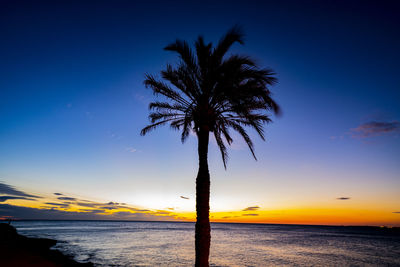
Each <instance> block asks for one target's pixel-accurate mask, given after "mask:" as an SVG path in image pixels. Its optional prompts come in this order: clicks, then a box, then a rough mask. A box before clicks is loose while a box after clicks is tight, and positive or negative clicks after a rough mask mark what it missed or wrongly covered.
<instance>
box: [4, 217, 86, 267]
mask: <svg viewBox="0 0 400 267" xmlns="http://www.w3.org/2000/svg"><path fill="white" fill-rule="evenodd" d="M56 243H57V240H53V239H47V238H30V237H25V236H22V235H20V234H18V233H17V230H16V229H15V228H14V227H13V226H11V225H9V224H7V223H0V266H2V267H14V266H15V267H25V266H27V267H31V266H32V267H34V266H35V267H36V266H37V267H39V266H40V267H61V266H62V267H67V266H76V267H78V266H79V267H90V266H93V264H92V263H79V262H77V261H74V260H73V259H72V258H71V257H69V256H66V255H64V254H62V253H61V252H60V251H58V250H54V249H51V247H53V246H54V245H55V244H56Z"/></svg>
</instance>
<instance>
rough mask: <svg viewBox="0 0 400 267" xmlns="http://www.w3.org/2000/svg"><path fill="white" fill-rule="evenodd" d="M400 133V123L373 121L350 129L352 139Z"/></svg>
mask: <svg viewBox="0 0 400 267" xmlns="http://www.w3.org/2000/svg"><path fill="white" fill-rule="evenodd" d="M397 133H400V122H399V121H391V122H384V121H371V122H367V123H363V124H361V125H359V126H358V127H357V128H353V129H350V135H351V137H352V138H367V137H374V136H382V135H389V134H397Z"/></svg>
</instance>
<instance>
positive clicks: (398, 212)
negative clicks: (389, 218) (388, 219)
mask: <svg viewBox="0 0 400 267" xmlns="http://www.w3.org/2000/svg"><path fill="white" fill-rule="evenodd" d="M392 213H397V214H400V211H393V212H392Z"/></svg>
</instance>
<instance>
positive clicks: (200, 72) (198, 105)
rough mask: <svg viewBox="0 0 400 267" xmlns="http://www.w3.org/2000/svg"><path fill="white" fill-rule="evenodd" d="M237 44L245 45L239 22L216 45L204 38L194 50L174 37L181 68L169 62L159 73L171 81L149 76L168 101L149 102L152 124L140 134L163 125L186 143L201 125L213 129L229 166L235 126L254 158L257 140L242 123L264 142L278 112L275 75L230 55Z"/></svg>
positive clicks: (173, 48) (172, 46) (173, 47)
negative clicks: (273, 90)
mask: <svg viewBox="0 0 400 267" xmlns="http://www.w3.org/2000/svg"><path fill="white" fill-rule="evenodd" d="M236 42H238V43H240V44H243V34H242V32H241V30H240V28H239V27H237V26H235V27H233V28H232V29H231V30H230V31H228V33H227V34H226V35H225V36H223V37H222V38H221V40H220V41H219V43H218V44H217V46H216V47H213V46H212V44H211V43H209V44H205V43H204V40H203V38H202V37H201V36H200V37H198V39H197V41H196V42H195V53H194V52H193V51H192V49H191V48H190V46H189V45H188V43H187V42H186V41H181V40H176V41H175V42H174V43H172V44H170V45H168V46H167V47H165V48H164V49H165V50H168V51H174V52H177V53H178V54H179V56H180V61H179V63H178V64H177V66H175V67H173V66H172V65H169V64H168V65H167V67H166V69H165V70H163V71H161V75H162V78H163V79H164V80H165V81H168V83H166V82H164V81H162V80H158V79H156V78H155V77H154V76H152V75H150V74H146V79H145V81H144V83H145V85H146V87H148V88H151V89H152V90H153V92H154V94H156V95H158V94H161V95H163V96H165V97H166V99H167V102H158V101H157V102H152V103H150V105H149V108H150V110H151V113H150V115H149V118H150V120H151V123H152V124H151V125H148V126H147V127H145V128H143V129H142V131H141V135H145V134H146V133H147V132H149V131H151V130H153V129H154V128H156V127H158V126H161V125H164V124H170V126H171V127H172V128H174V129H178V130H181V131H182V134H181V141H182V142H184V141H185V140H186V139H187V137H188V135H189V133H190V131H191V130H193V131H194V132H195V133H197V134H198V133H199V131H200V129H204V130H205V131H208V132H212V133H213V134H214V137H215V140H216V142H217V144H218V146H219V148H220V151H221V154H222V160H223V163H224V167H225V168H226V160H227V150H226V145H225V144H226V143H227V144H228V145H230V144H231V143H232V137H231V134H230V132H229V129H233V130H234V131H236V132H238V133H239V134H240V135H241V136H242V137H243V139H244V141H245V142H246V143H247V145H248V147H249V149H250V151H251V153H252V155H253V156H254V158H255V159H256V157H255V154H254V147H253V142H252V140H251V139H250V138H249V135H248V134H247V132H246V130H245V128H244V127H251V128H253V129H254V130H255V131H256V132H257V133H258V135H259V136H260V137H261V138H262V139H263V140H264V130H263V125H264V124H265V123H268V122H270V121H271V118H270V115H269V113H270V112H273V113H275V114H277V113H279V106H278V105H277V104H276V102H275V101H274V100H273V99H272V98H271V93H270V91H269V89H268V87H269V86H270V85H273V84H274V83H275V82H276V78H275V77H274V75H275V73H274V72H273V71H272V70H271V69H268V68H263V69H261V68H259V67H258V66H257V64H256V63H255V62H254V61H253V60H252V59H251V58H249V57H247V56H242V55H237V54H234V55H227V51H228V50H229V48H230V47H231V46H232V45H233V44H234V43H236Z"/></svg>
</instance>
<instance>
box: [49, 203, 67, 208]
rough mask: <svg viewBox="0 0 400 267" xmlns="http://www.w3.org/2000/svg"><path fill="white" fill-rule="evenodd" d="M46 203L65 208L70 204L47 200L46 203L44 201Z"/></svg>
mask: <svg viewBox="0 0 400 267" xmlns="http://www.w3.org/2000/svg"><path fill="white" fill-rule="evenodd" d="M44 204H46V205H51V206H59V207H64V208H67V207H69V204H67V203H54V202H46V203H44Z"/></svg>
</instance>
